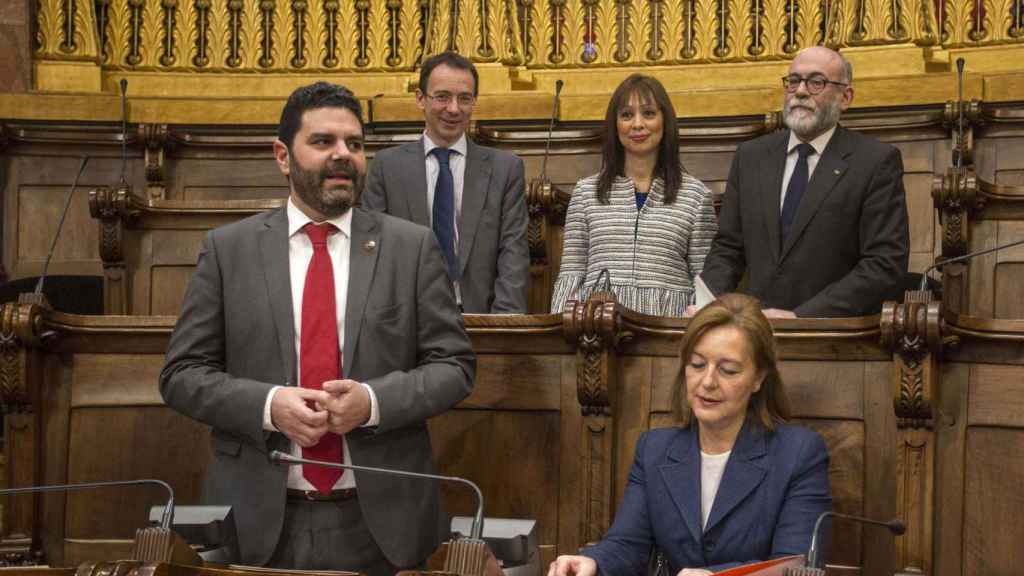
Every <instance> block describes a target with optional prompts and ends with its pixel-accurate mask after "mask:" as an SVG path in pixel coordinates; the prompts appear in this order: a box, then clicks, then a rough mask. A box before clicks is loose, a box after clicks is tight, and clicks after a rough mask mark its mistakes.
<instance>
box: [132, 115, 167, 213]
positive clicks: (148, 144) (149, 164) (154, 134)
mask: <svg viewBox="0 0 1024 576" xmlns="http://www.w3.org/2000/svg"><path fill="white" fill-rule="evenodd" d="M170 136H171V135H170V131H169V130H168V128H167V124H139V127H138V138H139V142H141V143H142V149H143V151H144V154H145V166H146V197H147V198H149V199H150V200H162V199H165V198H167V176H166V175H167V167H166V161H167V153H168V152H170V150H171V148H172V146H173V144H174V141H173V139H172V138H171V137H170Z"/></svg>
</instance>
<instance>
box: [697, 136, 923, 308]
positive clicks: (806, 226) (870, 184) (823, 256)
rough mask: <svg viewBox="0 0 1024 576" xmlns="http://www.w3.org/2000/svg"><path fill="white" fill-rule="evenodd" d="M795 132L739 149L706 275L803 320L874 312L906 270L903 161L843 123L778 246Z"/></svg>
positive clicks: (712, 283)
mask: <svg viewBox="0 0 1024 576" xmlns="http://www.w3.org/2000/svg"><path fill="white" fill-rule="evenodd" d="M788 141H789V131H788V130H782V131H779V132H775V133H773V134H769V135H767V136H762V137H760V138H757V139H756V140H753V141H750V142H745V143H743V144H741V145H740V146H739V148H738V149H737V150H736V156H735V157H734V158H733V163H732V169H731V170H730V172H729V182H728V185H727V186H726V189H725V199H724V200H723V203H722V213H721V215H720V217H719V223H718V236H717V237H716V238H715V242H714V245H713V246H712V247H711V253H710V254H708V258H707V261H706V262H705V263H704V271H703V272H701V278H703V279H704V282H705V283H706V284H707V285H708V287H709V288H710V289H711V291H712V292H714V293H715V294H721V293H724V292H731V291H733V290H735V289H736V286H737V284H738V283H739V281H740V277H741V276H742V275H743V272H744V270H746V272H747V292H749V293H750V294H751V295H753V296H756V297H757V298H759V299H760V300H761V301H762V303H763V304H764V306H765V307H768V308H782V309H786V310H793V311H794V312H796V315H797V316H818V317H841V316H861V315H866V314H876V313H878V312H879V311H880V310H881V308H882V301H883V300H884V299H885V298H886V297H889V295H890V294H892V293H893V291H894V290H895V289H896V286H897V285H898V284H899V283H900V281H901V279H902V277H903V275H904V274H905V273H906V271H907V263H908V257H909V239H908V237H909V232H908V225H907V204H906V198H905V196H906V195H905V193H904V191H903V162H902V159H901V157H900V152H899V150H897V149H896V148H894V147H892V146H890V145H888V144H883V143H881V142H879V141H877V140H875V139H873V138H868V137H866V136H863V135H861V134H858V133H856V132H851V131H849V130H847V129H845V128H843V127H842V126H839V127H837V128H836V131H835V133H834V134H833V136H832V139H831V140H830V141H829V143H828V146H827V147H826V148H825V152H824V153H823V154H822V156H821V159H820V160H819V161H818V166H817V168H816V169H815V170H814V174H813V175H812V176H811V180H810V182H808V187H807V191H806V192H805V193H804V197H803V200H802V201H801V202H800V207H799V209H798V210H797V213H796V217H795V219H794V221H793V226H792V230H791V231H790V234H789V237H787V238H786V241H785V243H784V244H782V243H781V242H780V235H781V232H780V228H781V226H780V209H779V198H780V196H781V193H782V177H783V170H784V169H785V163H786V143H787V142H788Z"/></svg>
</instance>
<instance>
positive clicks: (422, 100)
mask: <svg viewBox="0 0 1024 576" xmlns="http://www.w3.org/2000/svg"><path fill="white" fill-rule="evenodd" d="M478 91H479V77H478V75H477V71H476V67H475V66H473V63H472V62H470V61H469V60H467V59H466V58H464V57H462V56H460V55H459V54H456V53H454V52H444V53H441V54H437V55H435V56H432V57H431V58H428V59H427V61H426V62H424V63H423V67H422V69H421V70H420V83H419V89H418V90H417V91H416V103H417V105H418V106H419V107H420V109H422V110H423V116H424V118H425V120H426V129H425V130H424V132H423V137H422V138H421V139H419V140H417V141H416V142H411V143H409V144H404V145H402V146H398V147H396V148H390V149H388V150H383V151H381V152H379V153H378V154H377V155H376V156H375V157H374V159H373V162H372V163H371V165H370V176H369V180H368V182H367V186H366V194H364V195H363V198H362V202H363V207H364V208H366V209H368V210H377V211H380V212H386V213H388V214H391V215H392V216H398V217H399V218H403V219H405V220H410V221H412V222H416V223H417V224H422V225H424V226H428V227H432V228H433V229H434V232H435V234H436V235H437V237H438V242H439V243H440V245H441V251H442V252H443V253H444V254H445V258H446V261H447V262H448V264H449V268H448V270H449V276H450V277H451V280H452V282H453V283H454V285H455V292H456V298H457V299H458V300H459V303H460V304H461V306H462V309H463V311H464V312H467V313H470V314H499V313H512V314H516V313H525V312H526V297H527V294H526V293H527V278H528V276H529V271H530V256H529V249H528V246H527V242H526V225H527V215H526V189H525V184H524V182H525V177H524V173H523V161H522V159H521V158H519V157H518V156H516V155H514V154H510V153H508V152H504V151H502V150H497V149H495V148H488V147H485V146H479V145H477V144H474V143H473V141H471V140H470V139H469V138H467V137H466V128H467V127H468V126H469V119H470V116H471V115H472V113H473V106H474V104H475V103H476V96H477V93H478Z"/></svg>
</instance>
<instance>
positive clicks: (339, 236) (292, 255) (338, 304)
mask: <svg viewBox="0 0 1024 576" xmlns="http://www.w3.org/2000/svg"><path fill="white" fill-rule="evenodd" d="M286 212H287V214H288V270H289V276H290V278H291V285H292V318H293V319H294V321H295V358H296V359H298V358H301V357H302V356H301V351H300V349H299V347H300V345H301V342H302V340H301V335H302V292H303V290H305V288H306V269H307V268H309V263H310V261H311V260H312V259H313V243H312V242H311V241H310V240H309V236H307V235H306V234H305V233H304V232H302V227H303V226H305V225H306V224H308V223H310V222H312V221H313V220H311V219H310V218H309V216H306V215H305V214H304V213H303V212H302V210H299V208H298V207H297V206H295V204H294V203H292V200H291V198H289V199H288V206H287V208H286ZM326 222H330V223H331V224H334V226H335V227H336V228H337V229H338V232H337V233H336V234H331V235H329V236H328V237H327V253H328V254H329V255H330V256H331V268H332V270H333V272H334V305H335V310H336V313H337V322H338V349H339V350H344V349H345V329H344V328H345V306H346V304H347V303H348V276H349V274H348V272H349V254H350V247H351V244H352V242H351V240H352V211H351V210H349V211H347V212H345V213H344V214H342V215H341V216H338V217H337V218H331V219H329V220H326ZM344 370H345V362H344V360H342V378H344V377H345V373H344ZM296 372H297V373H298V377H299V382H301V381H302V366H301V363H300V365H299V366H298V367H297V368H296ZM363 387H364V388H366V391H367V392H368V393H369V395H370V419H369V420H368V421H367V422H366V424H364V426H376V425H377V424H378V422H379V421H380V408H379V407H378V406H377V396H376V394H374V393H373V389H372V388H370V387H369V386H367V385H366V384H365V383H364V384H363ZM278 388H280V386H274V387H273V388H271V389H270V393H269V394H267V401H266V403H265V404H264V406H263V429H264V430H270V431H275V432H276V431H277V428H276V427H275V426H274V424H273V421H272V420H271V417H270V404H271V402H272V401H273V399H274V394H275V393H276V392H277V389H278ZM342 450H343V451H344V454H345V457H344V458H345V462H346V463H350V464H351V463H352V462H351V459H350V458H349V451H348V439H347V438H343V439H342ZM291 454H292V456H296V457H298V458H301V457H302V447H301V446H299V445H298V444H295V443H294V442H293V443H292V444H291ZM355 486H356V479H355V475H354V474H352V473H351V472H346V473H345V474H342V475H341V479H340V480H338V483H337V484H335V485H334V488H335V489H343V488H355ZM288 487H289V488H295V489H297V490H315V489H316V488H314V486H313V485H312V484H310V483H309V481H307V480H306V478H305V477H303V475H302V466H290V467H289V468H288Z"/></svg>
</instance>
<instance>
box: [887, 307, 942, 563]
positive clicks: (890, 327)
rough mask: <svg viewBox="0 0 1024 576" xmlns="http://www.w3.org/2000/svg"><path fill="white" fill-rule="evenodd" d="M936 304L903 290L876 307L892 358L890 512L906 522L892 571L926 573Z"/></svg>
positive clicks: (938, 347) (938, 344)
mask: <svg viewBox="0 0 1024 576" xmlns="http://www.w3.org/2000/svg"><path fill="white" fill-rule="evenodd" d="M940 312H941V303H940V302H938V301H930V295H929V293H928V292H916V291H915V292H907V295H906V302H905V303H903V304H896V303H894V302H886V304H885V306H884V307H883V309H882V317H881V337H882V344H883V345H884V346H886V347H887V348H889V349H890V350H891V351H892V352H893V354H894V357H893V365H894V367H895V370H894V374H893V408H894V410H895V412H896V426H897V433H896V439H897V442H898V445H897V450H896V509H897V511H898V513H899V516H900V517H901V518H902V519H903V521H904V522H906V524H907V531H906V534H904V536H902V537H901V538H898V539H897V542H896V559H897V568H898V569H899V570H902V571H909V572H913V571H915V570H920V571H921V572H923V573H924V574H931V573H933V572H932V542H933V538H932V535H933V511H934V506H935V503H934V494H935V430H934V427H935V419H936V413H935V409H934V406H935V405H936V401H935V399H936V398H935V395H936V394H937V392H938V382H939V373H938V360H939V357H940V355H941V352H942V335H941V331H940Z"/></svg>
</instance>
